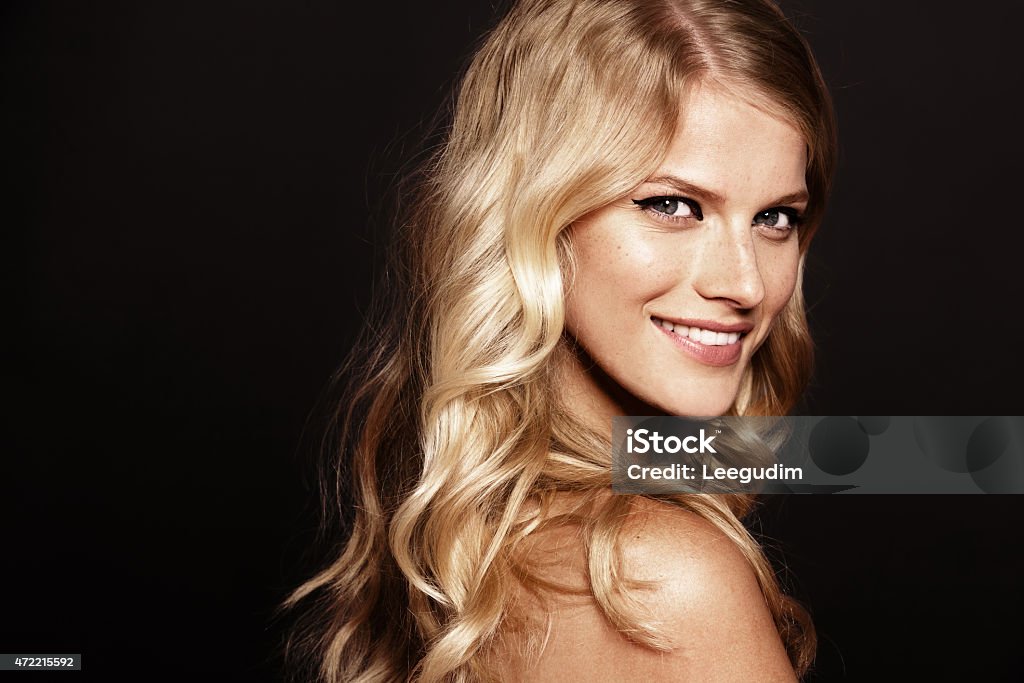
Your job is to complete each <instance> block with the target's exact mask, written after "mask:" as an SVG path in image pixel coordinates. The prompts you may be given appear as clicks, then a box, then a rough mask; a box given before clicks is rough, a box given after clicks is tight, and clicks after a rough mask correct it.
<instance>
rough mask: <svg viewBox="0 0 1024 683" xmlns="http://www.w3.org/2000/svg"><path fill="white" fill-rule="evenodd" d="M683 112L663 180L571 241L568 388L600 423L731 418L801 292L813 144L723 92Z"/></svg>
mask: <svg viewBox="0 0 1024 683" xmlns="http://www.w3.org/2000/svg"><path fill="white" fill-rule="evenodd" d="M682 109H683V111H682V114H681V118H680V121H679V124H678V126H677V131H676V134H675V137H674V138H673V139H672V141H671V143H670V145H669V148H668V152H667V154H666V156H665V159H664V160H663V162H662V163H661V166H660V168H659V169H658V171H657V172H655V173H654V174H653V175H652V176H651V177H650V178H648V179H647V180H645V181H644V182H643V183H641V184H640V185H639V186H637V187H636V188H635V189H634V190H633V191H632V192H631V193H630V194H629V195H627V196H626V197H623V198H622V199H621V200H619V201H616V202H613V203H612V204H609V205H608V206H605V207H603V208H601V209H599V210H597V211H594V212H593V213H591V214H589V215H587V216H585V217H584V218H583V219H581V220H580V221H578V222H577V223H575V224H574V225H573V226H571V227H570V228H569V231H570V233H569V237H570V241H571V244H572V251H573V254H574V256H575V264H576V268H575V277H574V279H573V280H572V282H571V283H570V285H569V289H568V292H567V297H566V330H567V335H568V336H569V337H572V338H574V339H575V342H576V344H575V345H574V346H575V350H574V351H571V352H569V353H568V354H567V356H568V360H567V362H566V366H565V367H566V373H564V374H565V377H564V379H565V384H566V387H567V389H568V394H569V397H570V399H569V400H570V401H571V402H572V404H573V405H574V406H576V407H577V408H579V409H581V410H582V411H583V412H584V413H586V414H589V415H591V416H594V417H599V418H602V419H605V418H608V417H610V416H611V415H631V414H632V415H635V414H651V411H652V409H653V410H654V411H657V412H664V413H668V414H675V415H692V416H712V415H721V414H723V413H725V412H726V411H727V410H728V409H729V408H730V406H731V405H732V404H733V402H734V400H735V399H736V396H737V393H738V392H739V388H740V383H741V381H742V379H743V376H744V372H745V371H746V369H747V367H748V366H749V364H750V360H751V357H752V356H753V354H754V352H755V351H756V350H757V348H758V347H759V346H760V345H761V343H762V342H764V340H765V338H766V337H767V336H768V333H769V331H770V330H771V327H772V324H773V322H774V321H775V319H776V317H777V316H778V315H779V313H780V312H781V311H782V309H783V308H784V307H785V305H786V304H787V302H788V301H789V300H790V297H791V296H792V295H793V291H794V288H795V286H796V282H797V270H798V267H799V262H800V254H799V247H798V241H797V231H798V229H799V223H800V216H801V215H802V213H803V211H804V209H805V208H806V206H807V187H806V184H805V181H804V171H805V168H806V164H807V159H806V152H805V142H804V139H803V137H802V136H801V135H800V133H799V132H798V131H797V130H796V129H795V128H794V127H793V126H792V125H790V124H789V123H787V122H785V121H783V120H781V119H780V118H775V117H772V116H770V115H768V114H766V113H764V112H762V111H761V110H759V109H756V108H754V107H752V106H751V105H749V104H747V103H746V102H745V101H743V100H742V99H739V98H737V97H736V96H734V95H730V94H727V93H726V92H725V91H724V90H721V89H717V88H715V87H712V86H707V85H705V86H701V87H698V88H696V89H695V90H694V91H692V92H691V93H690V95H689V96H688V97H687V98H686V100H685V101H684V104H683V107H682ZM636 411H642V412H636ZM605 424H607V423H605Z"/></svg>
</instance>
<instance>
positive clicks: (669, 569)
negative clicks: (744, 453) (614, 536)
mask: <svg viewBox="0 0 1024 683" xmlns="http://www.w3.org/2000/svg"><path fill="white" fill-rule="evenodd" d="M560 547H562V548H563V551H562V552H569V553H570V555H572V556H567V557H564V558H561V559H562V560H564V561H565V564H563V565H562V566H564V567H566V570H565V571H566V573H568V574H571V573H576V572H577V571H579V568H582V567H585V566H586V564H585V560H584V558H583V557H582V553H583V550H582V548H581V547H578V549H577V550H574V551H568V550H567V548H568V546H567V545H565V544H562V545H561V546H560ZM619 547H620V549H621V552H622V558H623V566H622V569H623V575H624V577H626V578H628V579H632V580H636V581H638V582H642V583H643V584H644V587H643V588H636V589H627V590H630V597H631V599H632V600H633V602H634V604H635V605H636V607H637V609H638V613H639V614H641V615H643V618H644V621H647V622H651V623H654V624H657V625H658V627H659V630H660V632H661V633H662V634H664V635H665V636H666V637H667V638H668V641H669V642H668V645H669V649H668V650H667V651H659V650H655V649H652V648H650V647H646V646H643V645H639V644H636V643H634V642H632V641H630V640H628V639H627V638H626V637H624V636H623V635H622V634H621V633H620V632H619V631H618V630H616V629H615V628H614V627H613V626H612V625H611V624H610V623H609V621H608V619H607V618H606V617H605V616H604V613H603V611H602V610H601V609H600V607H599V606H598V605H597V603H596V602H595V601H594V600H593V599H587V600H579V599H573V600H568V599H567V600H563V601H556V604H555V605H554V606H553V607H552V606H549V607H548V608H547V609H546V611H545V616H546V617H547V627H546V638H545V644H544V647H543V649H542V650H541V652H540V655H539V657H536V658H531V661H530V662H529V663H527V662H526V661H519V662H517V666H516V667H515V669H516V674H517V678H518V679H521V680H538V681H539V680H548V679H550V678H553V677H555V676H557V677H558V678H559V679H562V680H565V679H568V680H598V679H603V680H622V681H686V680H700V681H731V680H754V679H756V680H765V681H792V680H795V676H794V674H793V670H792V668H791V667H790V665H789V660H788V658H787V656H786V652H785V648H784V647H783V645H782V642H781V640H780V638H779V635H778V632H777V631H776V629H775V624H774V621H773V620H772V616H771V613H770V612H769V610H768V606H767V604H766V603H765V600H764V596H763V595H762V593H761V589H760V587H759V585H758V582H757V579H756V577H755V576H754V573H753V570H752V569H751V567H750V564H749V563H748V562H747V560H746V558H745V557H744V555H743V553H742V552H741V551H740V549H739V548H738V547H737V545H736V543H735V542H733V541H732V540H731V539H730V538H729V537H728V536H727V535H726V534H725V533H724V532H723V531H721V530H719V529H718V528H717V527H716V526H715V525H714V524H712V523H711V522H709V521H707V520H705V519H703V518H702V517H700V516H699V515H697V514H695V513H692V512H689V511H687V510H683V509H680V508H677V507H673V506H670V505H668V504H665V503H661V502H658V501H653V500H648V499H642V498H638V499H636V500H635V501H634V505H633V511H632V512H631V513H630V515H629V518H628V519H627V520H626V521H625V524H624V526H623V528H622V531H621V533H620V536H619ZM564 578H565V579H566V580H567V582H568V583H570V584H576V585H579V583H580V582H581V581H582V582H584V583H585V582H586V579H585V578H584V577H576V579H575V580H573V577H571V576H565V577H564Z"/></svg>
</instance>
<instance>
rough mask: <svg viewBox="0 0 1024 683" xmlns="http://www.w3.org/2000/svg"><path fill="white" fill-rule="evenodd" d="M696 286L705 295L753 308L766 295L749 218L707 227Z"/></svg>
mask: <svg viewBox="0 0 1024 683" xmlns="http://www.w3.org/2000/svg"><path fill="white" fill-rule="evenodd" d="M702 247H703V248H702V249H700V250H699V251H700V254H699V255H698V257H697V261H698V263H696V264H695V268H694V273H695V275H694V280H693V286H694V289H696V290H697V292H698V293H699V294H700V295H701V296H702V297H704V298H705V299H717V300H724V301H726V302H728V303H729V304H730V305H731V306H733V307H734V308H754V307H755V306H757V305H758V304H759V303H761V301H762V300H763V299H764V295H765V289H764V279H763V278H762V277H761V268H760V266H759V265H758V262H757V251H756V249H755V244H754V234H753V232H752V230H751V226H750V221H749V220H744V219H737V220H730V221H725V220H722V221H720V222H717V224H712V225H708V226H706V228H705V233H704V239H703V240H702Z"/></svg>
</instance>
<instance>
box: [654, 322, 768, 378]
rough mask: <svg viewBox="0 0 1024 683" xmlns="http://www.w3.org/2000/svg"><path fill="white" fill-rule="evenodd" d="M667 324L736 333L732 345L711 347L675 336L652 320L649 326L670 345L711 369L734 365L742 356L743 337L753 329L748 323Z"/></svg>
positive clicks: (687, 338)
mask: <svg viewBox="0 0 1024 683" xmlns="http://www.w3.org/2000/svg"><path fill="white" fill-rule="evenodd" d="M669 322H672V323H676V322H678V324H680V325H686V326H687V327H699V328H701V329H704V330H712V331H714V332H738V333H740V338H739V339H738V340H736V341H735V342H734V343H732V344H724V345H721V346H712V345H710V344H701V343H700V342H695V341H693V340H692V339H690V338H689V337H683V336H680V335H678V334H676V333H675V332H674V331H671V330H666V329H665V328H664V327H662V326H661V325H659V324H658V323H657V322H656V321H655V320H654V319H653V318H652V319H651V324H652V325H654V327H655V328H657V329H658V331H659V332H661V333H662V334H664V335H665V336H667V337H668V338H669V339H670V340H671V341H672V343H674V344H675V345H676V347H678V348H679V349H681V350H682V351H683V352H684V353H686V355H688V356H690V357H691V358H693V359H694V360H696V361H698V362H699V363H703V364H704V365H710V366H712V367H725V366H728V365H733V364H734V363H736V362H737V361H738V360H739V359H740V356H742V355H743V343H742V342H743V337H744V335H746V333H747V332H749V331H750V330H751V329H753V325H750V324H748V323H736V324H729V325H725V324H720V323H716V322H714V321H710V320H681V321H674V320H670V321H669Z"/></svg>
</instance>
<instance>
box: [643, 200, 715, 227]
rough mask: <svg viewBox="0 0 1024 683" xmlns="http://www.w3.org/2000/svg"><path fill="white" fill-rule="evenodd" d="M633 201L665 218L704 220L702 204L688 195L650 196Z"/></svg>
mask: <svg viewBox="0 0 1024 683" xmlns="http://www.w3.org/2000/svg"><path fill="white" fill-rule="evenodd" d="M633 203H634V204H636V205H637V206H639V207H640V208H642V209H644V210H645V211H649V212H651V213H653V214H656V215H658V216H662V217H665V218H677V219H680V218H696V219H697V220H699V221H702V220H704V214H703V213H701V210H700V205H699V204H698V203H697V202H695V201H693V200H692V199H687V198H686V197H648V198H647V199H634V200H633Z"/></svg>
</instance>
